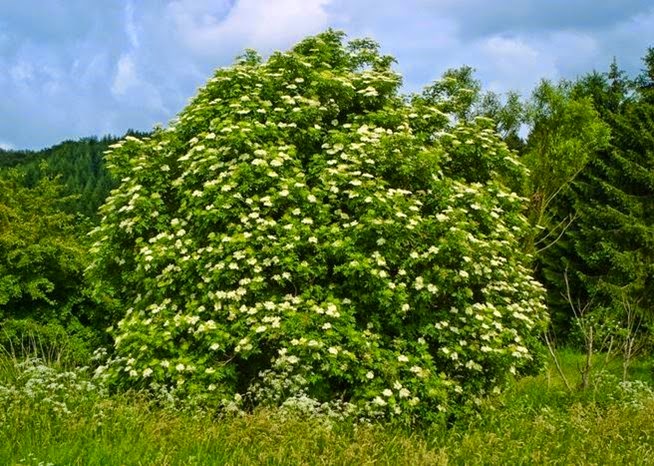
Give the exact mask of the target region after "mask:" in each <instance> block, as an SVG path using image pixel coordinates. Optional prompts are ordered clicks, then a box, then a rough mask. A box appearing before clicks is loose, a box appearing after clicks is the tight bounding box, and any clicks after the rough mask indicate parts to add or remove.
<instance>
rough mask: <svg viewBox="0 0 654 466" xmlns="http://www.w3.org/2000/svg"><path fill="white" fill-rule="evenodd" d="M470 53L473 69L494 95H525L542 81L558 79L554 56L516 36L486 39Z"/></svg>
mask: <svg viewBox="0 0 654 466" xmlns="http://www.w3.org/2000/svg"><path fill="white" fill-rule="evenodd" d="M473 54H474V55H475V56H477V63H475V66H476V67H477V68H478V70H479V72H480V74H482V75H483V76H484V77H485V78H486V80H487V85H488V87H489V88H491V90H494V91H496V92H506V91H509V90H517V91H519V92H521V93H523V94H525V93H528V92H529V91H530V90H531V88H533V86H534V85H535V84H536V83H537V82H538V81H539V80H540V79H542V78H550V79H556V78H558V70H557V67H556V63H555V56H553V55H552V54H551V53H549V51H548V50H546V49H543V48H542V47H539V46H538V44H532V43H529V42H527V41H526V40H524V39H522V38H519V37H501V36H494V37H490V38H488V39H485V40H483V41H482V42H481V44H480V45H479V48H478V50H476V51H475V52H473ZM473 63H474V62H473Z"/></svg>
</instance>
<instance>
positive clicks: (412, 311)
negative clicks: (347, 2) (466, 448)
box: [0, 31, 654, 426]
mask: <svg viewBox="0 0 654 466" xmlns="http://www.w3.org/2000/svg"><path fill="white" fill-rule="evenodd" d="M619 58H620V57H616V59H614V61H613V62H612V63H607V67H606V70H588V73H587V74H585V75H583V76H580V77H578V78H577V79H575V80H561V81H558V82H552V81H548V80H542V81H541V82H540V84H539V85H538V86H537V87H536V88H535V89H534V90H533V92H532V93H531V95H528V96H520V95H518V94H517V93H508V94H506V95H499V94H496V93H493V92H490V91H488V90H485V89H484V88H483V86H482V84H481V83H480V81H478V80H477V78H476V77H475V71H474V68H473V67H469V66H464V67H461V68H457V69H450V70H447V71H445V72H444V73H443V74H442V77H441V78H440V79H439V80H437V81H435V82H433V83H431V84H429V85H427V86H426V87H425V88H424V90H423V91H422V92H421V93H419V94H412V95H404V94H402V93H401V77H400V76H399V75H398V74H397V73H396V72H395V71H394V70H393V58H392V57H389V56H385V55H382V54H381V53H380V52H379V47H378V45H377V44H375V43H374V42H372V41H370V40H351V41H349V42H347V41H345V39H344V36H343V35H342V34H340V33H338V32H334V31H328V32H326V33H323V34H321V35H318V36H315V37H310V38H307V39H305V40H304V41H302V42H300V43H299V44H297V45H296V46H295V47H294V48H293V49H292V50H290V51H288V52H283V53H282V52H277V53H274V54H273V55H272V56H271V57H270V58H268V59H267V60H263V59H262V58H261V57H260V56H258V55H257V54H256V53H255V52H253V51H247V52H246V53H245V54H244V55H243V56H241V57H239V59H238V60H237V62H236V63H235V64H234V65H233V66H231V67H228V68H223V69H219V70H217V71H216V73H215V75H214V76H213V77H212V78H211V79H210V80H209V81H208V83H207V84H206V85H205V86H204V87H203V88H201V89H200V90H199V91H198V94H197V95H196V96H195V97H194V98H193V99H192V101H191V103H190V104H189V106H188V107H187V108H186V109H184V110H183V111H182V112H181V113H180V114H179V115H178V117H177V118H176V119H175V120H174V121H172V122H171V123H170V125H169V127H167V128H156V129H154V130H153V131H151V132H148V133H139V132H134V131H130V132H129V133H128V134H126V135H124V136H123V137H113V136H105V137H102V138H98V137H88V138H84V139H80V140H78V141H65V142H62V143H60V144H57V145H55V146H53V147H51V148H48V149H44V150H41V151H6V150H0V322H1V325H2V331H1V332H0V345H1V346H2V347H3V348H4V350H5V352H6V354H11V355H13V357H14V358H18V359H20V358H23V357H28V356H29V355H30V354H31V352H33V351H34V350H35V349H36V348H38V352H40V353H41V354H42V355H43V354H49V355H56V359H57V361H58V362H61V363H63V364H65V365H66V366H67V367H82V366H90V367H91V368H92V370H93V371H95V376H94V378H93V379H92V380H94V383H97V384H103V386H106V387H107V388H108V390H109V391H110V392H112V393H119V394H120V393H130V392H128V390H136V391H138V392H139V393H145V394H146V396H147V397H150V398H152V399H154V400H159V401H161V400H163V399H167V400H174V403H175V406H187V407H188V406H192V407H193V409H207V408H208V409H211V410H213V412H229V411H239V412H252V410H254V409H259V408H261V407H265V408H270V407H276V408H278V407H282V408H288V409H293V410H296V411H299V412H303V413H306V412H312V413H316V412H319V413H323V414H326V415H335V416H338V417H339V419H351V418H357V419H363V420H393V421H397V422H400V423H401V424H403V425H409V426H416V425H425V424H429V423H438V422H441V421H442V422H446V423H450V424H451V423H456V420H457V419H463V418H466V416H470V412H473V411H476V410H479V409H480V408H479V407H480V406H482V405H483V404H484V403H486V401H485V400H487V397H488V396H491V395H493V394H497V393H500V392H502V391H504V390H505V389H506V388H507V387H508V386H509V385H510V384H511V383H513V382H512V381H514V380H516V378H517V379H519V378H520V377H526V376H537V375H538V374H539V373H540V372H541V371H542V370H543V367H544V366H547V367H551V368H554V369H553V370H555V371H556V374H557V377H560V378H561V381H562V384H563V386H564V387H565V389H566V390H567V391H568V392H569V393H583V392H584V391H590V390H596V388H597V387H598V386H600V385H598V384H600V382H601V377H603V376H604V375H605V372H603V370H602V369H603V368H604V367H605V366H606V362H607V361H609V360H610V361H619V364H618V365H619V367H618V368H617V369H616V371H617V372H616V374H618V377H619V381H618V382H620V383H626V382H629V381H630V380H633V379H634V378H636V377H635V375H634V374H635V373H636V372H635V371H633V368H637V367H640V366H639V364H641V362H642V361H644V360H645V361H646V360H651V358H652V351H654V347H653V343H654V334H653V332H654V302H653V299H654V298H653V297H654V48H647V49H646V50H645V51H644V56H643V59H642V63H643V69H642V71H641V73H640V74H638V75H635V76H630V75H628V74H627V73H625V72H624V71H622V70H621V68H620V66H619ZM472 65H474V64H472ZM566 351H567V352H571V353H574V354H576V355H577V357H578V358H577V359H578V362H577V363H575V364H576V369H575V371H573V372H576V375H574V374H573V375H571V373H570V372H569V371H568V370H567V369H566V367H565V354H569V353H566ZM562 355H563V356H562ZM650 371H651V368H650ZM577 376H578V379H579V380H578V381H577V380H576V377H577ZM648 377H650V378H651V379H654V377H653V376H652V375H651V374H650V376H648ZM618 382H616V383H618ZM594 387H595V388H594ZM646 390H650V389H649V388H648V387H646ZM648 393H649V392H648ZM575 396H577V395H575ZM0 399H2V396H0Z"/></svg>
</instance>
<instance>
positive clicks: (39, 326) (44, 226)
mask: <svg viewBox="0 0 654 466" xmlns="http://www.w3.org/2000/svg"><path fill="white" fill-rule="evenodd" d="M67 200H68V199H67V198H66V197H65V196H63V195H62V186H61V185H60V184H59V183H58V182H57V181H56V180H55V181H52V180H47V179H42V180H40V181H39V182H38V183H37V184H36V185H35V186H34V187H32V188H26V187H24V179H23V176H22V173H21V172H19V171H17V170H13V171H11V172H9V173H7V174H5V178H1V177H0V321H2V325H3V332H2V335H0V341H2V342H3V343H5V344H12V345H14V346H20V340H22V338H23V336H24V335H27V334H31V335H39V336H41V337H43V339H44V340H45V341H41V342H40V343H41V344H45V345H47V344H49V343H54V342H53V341H51V340H56V341H61V340H63V339H64V338H63V336H62V334H66V333H67V334H69V335H71V336H73V337H74V336H79V338H76V343H77V348H74V350H75V352H77V353H78V352H79V351H81V350H82V347H86V350H87V352H88V353H89V354H90V352H91V351H92V348H89V347H88V346H87V345H92V344H97V341H94V340H95V339H94V338H93V335H92V332H90V331H89V330H88V329H87V327H90V326H93V325H94V324H95V323H98V322H101V321H102V319H100V318H99V316H97V315H95V314H94V313H95V307H94V306H93V305H92V304H91V301H90V298H89V297H88V296H86V293H85V288H84V286H83V283H84V278H83V273H84V268H85V267H86V265H87V260H86V253H87V246H86V245H85V243H84V242H83V241H81V240H80V238H79V236H80V235H81V234H83V230H81V229H79V228H78V226H77V225H76V224H75V222H74V217H73V215H72V214H68V213H66V212H63V211H62V210H61V205H62V204H64V203H66V202H67ZM25 319H27V321H26V320H25ZM105 322H106V321H105ZM98 330H99V329H98ZM80 338H81V340H80Z"/></svg>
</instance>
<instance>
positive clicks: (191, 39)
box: [167, 0, 331, 56]
mask: <svg viewBox="0 0 654 466" xmlns="http://www.w3.org/2000/svg"><path fill="white" fill-rule="evenodd" d="M330 1H331V0H276V1H274V2H273V1H269V0H237V1H236V2H235V3H233V4H232V3H225V2H218V3H219V5H218V6H216V2H207V1H198V2H195V1H190V0H179V1H175V2H172V3H171V4H170V5H169V7H168V11H167V14H168V16H169V18H170V20H171V21H172V23H173V25H174V27H175V32H176V33H177V34H178V35H179V36H180V39H181V40H182V42H183V44H184V45H185V46H186V47H187V48H188V49H189V50H190V51H191V52H192V53H194V54H197V55H200V56H207V55H214V56H215V55H216V53H219V51H220V52H224V51H225V49H229V50H230V51H232V52H236V51H237V50H238V51H240V50H242V49H243V48H245V47H256V48H257V49H259V50H263V51H271V50H273V49H275V48H279V47H287V46H288V45H289V44H290V43H292V42H293V41H295V40H298V39H301V38H303V37H304V36H306V35H309V34H314V33H317V32H320V31H321V30H323V29H325V28H327V26H328V25H329V18H330V17H329V14H328V13H327V12H326V11H325V7H326V6H327V5H328V4H329V3H330ZM191 6H192V7H191Z"/></svg>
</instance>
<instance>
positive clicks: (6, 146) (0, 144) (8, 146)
mask: <svg viewBox="0 0 654 466" xmlns="http://www.w3.org/2000/svg"><path fill="white" fill-rule="evenodd" d="M0 149H2V150H13V149H14V146H12V145H11V144H9V143H7V142H3V141H0Z"/></svg>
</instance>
